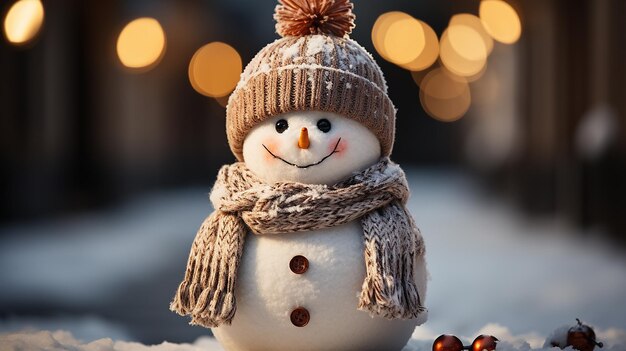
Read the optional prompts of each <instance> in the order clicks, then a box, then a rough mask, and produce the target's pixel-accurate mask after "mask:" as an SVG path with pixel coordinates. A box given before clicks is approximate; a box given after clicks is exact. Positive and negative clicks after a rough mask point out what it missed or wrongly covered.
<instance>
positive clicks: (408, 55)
mask: <svg viewBox="0 0 626 351" xmlns="http://www.w3.org/2000/svg"><path fill="white" fill-rule="evenodd" d="M424 41H425V38H424V30H423V29H422V25H421V24H420V23H419V22H418V21H417V20H416V19H415V18H413V17H408V18H403V19H400V20H397V21H394V22H393V23H391V24H390V25H389V28H388V29H387V32H386V33H385V40H384V42H383V45H384V47H385V52H386V53H387V55H388V56H389V60H390V61H391V62H393V63H395V64H398V65H402V64H407V63H409V62H411V61H413V60H415V59H416V58H417V57H418V56H419V55H420V54H421V53H422V51H424Z"/></svg>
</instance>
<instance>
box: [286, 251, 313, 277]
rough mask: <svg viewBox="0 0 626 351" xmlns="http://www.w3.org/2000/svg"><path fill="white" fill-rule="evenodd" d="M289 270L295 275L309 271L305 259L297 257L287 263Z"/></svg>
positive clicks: (307, 261) (307, 262)
mask: <svg viewBox="0 0 626 351" xmlns="http://www.w3.org/2000/svg"><path fill="white" fill-rule="evenodd" d="M289 269H291V271H292V272H294V273H296V274H302V273H304V272H306V271H307V270H308V269H309V260H307V259H306V257H304V256H301V255H298V256H294V257H293V258H292V259H291V261H289Z"/></svg>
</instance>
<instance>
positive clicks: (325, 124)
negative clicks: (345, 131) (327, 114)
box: [317, 118, 330, 133]
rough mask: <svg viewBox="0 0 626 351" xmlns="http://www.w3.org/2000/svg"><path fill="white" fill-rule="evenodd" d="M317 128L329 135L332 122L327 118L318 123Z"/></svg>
mask: <svg viewBox="0 0 626 351" xmlns="http://www.w3.org/2000/svg"><path fill="white" fill-rule="evenodd" d="M317 128H318V129H319V130H321V131H322V132H324V133H328V132H329V131H330V121H329V120H327V119H326V118H322V119H320V120H319V121H317Z"/></svg>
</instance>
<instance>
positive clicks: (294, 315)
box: [291, 307, 311, 327]
mask: <svg viewBox="0 0 626 351" xmlns="http://www.w3.org/2000/svg"><path fill="white" fill-rule="evenodd" d="M310 319H311V315H309V311H307V309H306V308H304V307H298V308H296V309H295V310H293V311H291V323H292V324H293V325H295V326H296V327H304V326H305V325H307V324H309V320H310Z"/></svg>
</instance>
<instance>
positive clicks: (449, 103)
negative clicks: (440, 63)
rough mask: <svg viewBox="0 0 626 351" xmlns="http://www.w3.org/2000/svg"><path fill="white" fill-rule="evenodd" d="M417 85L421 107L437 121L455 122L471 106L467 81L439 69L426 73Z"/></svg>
mask: <svg viewBox="0 0 626 351" xmlns="http://www.w3.org/2000/svg"><path fill="white" fill-rule="evenodd" d="M419 85H420V102H421V103H422V107H424V110H425V111H426V113H428V114H429V115H430V116H431V117H433V118H435V119H437V120H439V121H443V122H452V121H456V120H458V119H459V118H461V117H463V115H464V114H465V113H466V112H467V110H468V109H469V107H470V105H471V102H472V99H471V95H470V89H469V84H468V83H467V81H466V80H465V79H463V78H461V77H457V76H454V75H451V74H449V73H447V72H446V71H445V70H443V69H441V68H436V69H434V70H432V71H430V72H428V74H426V76H425V77H424V79H422V81H421V82H420V84H419Z"/></svg>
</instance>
